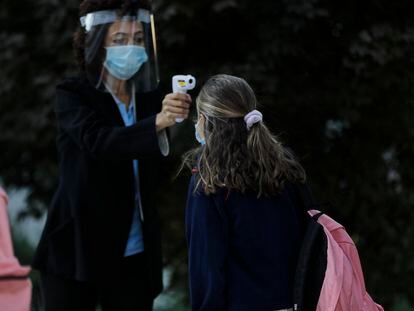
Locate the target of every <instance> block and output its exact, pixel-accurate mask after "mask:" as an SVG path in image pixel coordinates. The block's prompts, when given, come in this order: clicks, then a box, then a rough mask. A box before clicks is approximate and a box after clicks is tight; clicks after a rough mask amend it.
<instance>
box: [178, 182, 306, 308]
mask: <svg viewBox="0 0 414 311" xmlns="http://www.w3.org/2000/svg"><path fill="white" fill-rule="evenodd" d="M194 181H195V178H194V175H193V176H192V178H191V180H190V184H189V189H188V198H187V209H186V237H187V243H188V247H189V281H190V299H191V305H192V309H193V310H197V311H199V310H200V311H201V310H202V311H221V310H231V311H236V310H237V311H271V310H277V309H283V308H290V307H292V305H293V303H292V288H293V278H294V274H295V268H296V262H297V256H298V252H299V246H300V241H301V236H302V232H301V217H300V216H299V215H300V212H298V211H299V210H300V208H299V205H298V204H299V199H298V195H297V193H296V191H295V187H293V186H292V185H290V184H287V185H286V186H285V188H284V190H283V192H282V193H281V194H280V195H278V196H275V197H272V198H260V199H257V197H256V194H254V193H245V194H241V193H238V192H233V191H231V192H228V191H227V190H225V189H220V191H218V192H217V193H216V194H213V195H206V194H205V193H204V192H203V191H202V190H198V191H197V193H196V194H193V189H194Z"/></svg>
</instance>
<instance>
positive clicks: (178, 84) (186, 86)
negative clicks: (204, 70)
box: [172, 75, 196, 123]
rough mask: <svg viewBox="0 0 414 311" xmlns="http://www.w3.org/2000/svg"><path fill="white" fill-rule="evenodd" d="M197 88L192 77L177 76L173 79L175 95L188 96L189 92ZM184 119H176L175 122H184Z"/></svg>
mask: <svg viewBox="0 0 414 311" xmlns="http://www.w3.org/2000/svg"><path fill="white" fill-rule="evenodd" d="M195 86H196V79H195V78H194V77H193V76H191V75H176V76H173V77H172V91H173V93H181V94H187V91H188V90H192V89H193V88H195ZM183 121H184V119H183V118H176V119H175V122H177V123H181V122H183Z"/></svg>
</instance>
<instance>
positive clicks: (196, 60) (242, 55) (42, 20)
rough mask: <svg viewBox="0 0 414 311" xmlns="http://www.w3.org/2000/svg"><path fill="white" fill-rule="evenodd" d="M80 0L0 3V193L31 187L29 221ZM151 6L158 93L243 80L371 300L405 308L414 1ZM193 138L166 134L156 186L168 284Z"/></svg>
mask: <svg viewBox="0 0 414 311" xmlns="http://www.w3.org/2000/svg"><path fill="white" fill-rule="evenodd" d="M77 4H78V2H77V1H73V0H72V1H65V2H58V1H54V0H42V1H35V2H33V1H27V0H25V1H17V2H16V1H11V0H4V1H2V2H1V4H0V26H1V27H0V29H1V30H0V35H1V39H2V44H1V53H0V64H1V71H0V95H1V104H0V133H1V134H0V150H1V151H2V152H1V153H0V176H1V177H2V179H3V180H4V182H5V184H6V185H7V186H16V187H30V189H31V190H32V193H31V196H30V199H31V201H30V205H29V206H30V210H28V214H29V215H33V216H35V217H36V216H38V215H39V214H40V213H41V212H42V211H44V206H45V205H47V204H48V203H49V202H50V199H51V196H52V194H53V190H54V189H55V187H56V184H57V166H56V161H57V159H56V151H55V147H54V135H55V129H54V117H53V108H52V107H53V96H54V94H53V91H54V85H55V84H56V83H57V82H58V81H59V80H60V79H61V78H62V77H63V76H64V75H69V74H73V72H75V70H76V68H75V65H74V57H73V55H72V49H71V35H72V33H73V32H74V31H75V28H76V27H77V11H76V6H77ZM154 6H155V12H156V22H157V30H158V43H159V57H160V68H161V79H162V82H161V86H162V88H163V89H164V90H165V92H169V91H170V83H171V82H170V79H171V76H172V75H173V74H177V73H191V74H193V75H195V76H196V77H197V78H198V80H199V82H200V83H202V82H203V81H205V79H207V78H208V76H210V75H212V74H216V73H229V74H233V75H238V76H242V77H244V78H245V79H246V80H247V81H248V82H249V83H251V85H252V86H253V88H254V89H255V90H256V92H257V95H258V98H259V100H260V103H261V104H262V108H261V110H262V111H263V112H264V116H265V122H266V123H267V124H268V125H269V126H270V127H271V128H272V129H273V130H274V131H275V132H276V133H279V135H280V138H281V139H282V140H283V141H284V142H285V143H286V144H288V145H289V146H291V147H292V148H293V149H294V150H295V151H296V153H297V154H298V155H299V157H300V158H301V160H302V163H303V164H304V166H305V168H306V170H307V172H308V175H309V179H310V181H311V184H312V187H313V189H314V192H315V194H316V195H317V197H318V198H319V199H320V200H321V201H323V202H325V201H330V202H332V203H333V205H334V207H333V208H331V209H330V210H328V212H329V213H330V214H331V215H333V216H334V217H336V218H337V219H338V220H339V221H340V222H342V223H343V224H344V225H346V227H347V228H348V230H349V232H350V233H352V235H353V237H354V238H355V240H356V242H357V244H358V247H359V250H360V254H361V257H362V262H363V266H364V270H365V274H366V280H367V287H368V289H369V291H370V292H371V293H372V294H373V296H374V297H375V298H376V300H378V301H379V302H380V303H382V304H384V305H385V306H386V307H389V306H391V305H393V304H394V302H395V301H396V300H397V299H399V297H403V298H401V299H403V300H404V299H406V300H404V301H405V302H404V303H405V304H408V303H411V304H413V303H414V287H413V286H412V284H411V281H412V278H411V276H412V275H413V274H414V260H413V259H412V258H414V251H413V249H414V243H413V242H414V238H413V237H414V232H413V226H412V224H413V220H414V212H413V205H414V204H413V203H414V165H413V155H414V130H413V129H414V127H413V120H414V94H413V93H414V66H413V65H414V50H413V43H414V25H413V21H414V19H413V17H414V3H413V2H412V1H410V0H405V1H385V0H375V1H374V0H368V1H363V2H361V1H355V0H350V1H340V2H338V1H322V0H320V1H318V0H282V1H274V0H263V1H246V0H241V1H232V0H221V1H211V0H210V1H203V0H199V1H190V2H189V1H183V0H179V1H166V0H161V1H156V2H155V3H154ZM199 85H200V84H199ZM193 94H196V92H194V93H193ZM193 135H194V132H193V127H192V125H191V124H190V122H188V123H187V124H183V125H180V126H178V127H177V128H176V129H174V130H173V136H174V138H175V140H174V148H173V149H174V150H173V156H172V157H171V158H170V159H169V162H168V165H167V166H166V168H167V172H168V174H167V175H166V176H165V183H164V186H165V187H164V188H162V189H161V190H160V201H161V204H160V207H161V213H162V216H163V220H164V237H165V253H166V261H167V263H168V264H170V265H172V266H174V267H176V271H177V273H176V274H175V278H173V280H175V281H177V282H179V283H180V282H181V283H182V282H183V281H185V277H184V275H185V261H186V257H185V256H186V249H185V240H184V231H183V230H184V227H183V220H184V219H183V217H184V216H183V209H184V204H185V196H186V182H187V179H186V176H182V177H180V178H179V179H177V180H175V181H172V179H171V178H172V176H173V173H175V171H176V169H177V167H178V165H179V163H180V155H181V154H182V152H184V151H185V150H187V149H188V148H190V147H191V146H193V144H194V136H193ZM183 271H184V272H183ZM181 286H182V285H181ZM404 297H405V298H404Z"/></svg>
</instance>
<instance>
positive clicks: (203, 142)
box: [194, 122, 206, 145]
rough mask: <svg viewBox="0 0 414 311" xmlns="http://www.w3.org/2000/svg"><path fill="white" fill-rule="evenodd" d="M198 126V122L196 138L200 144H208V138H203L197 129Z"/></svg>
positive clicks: (195, 126)
mask: <svg viewBox="0 0 414 311" xmlns="http://www.w3.org/2000/svg"><path fill="white" fill-rule="evenodd" d="M197 126H198V122H197V123H196V124H195V125H194V128H195V138H196V139H197V141H198V142H199V143H200V144H202V145H205V144H206V140H205V139H204V138H201V136H200V134H199V133H198V131H197Z"/></svg>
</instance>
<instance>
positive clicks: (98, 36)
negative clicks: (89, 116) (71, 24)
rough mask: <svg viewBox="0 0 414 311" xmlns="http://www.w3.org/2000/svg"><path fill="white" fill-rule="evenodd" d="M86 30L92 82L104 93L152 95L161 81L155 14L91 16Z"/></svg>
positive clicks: (85, 22) (88, 72) (87, 62)
mask: <svg viewBox="0 0 414 311" xmlns="http://www.w3.org/2000/svg"><path fill="white" fill-rule="evenodd" d="M81 24H82V26H83V27H84V29H85V32H86V38H85V54H84V57H85V70H86V75H87V77H88V80H89V82H90V83H91V84H92V85H93V86H95V87H96V88H97V89H99V90H102V91H109V92H112V91H116V89H117V88H119V87H126V88H127V89H128V90H135V92H149V91H152V90H154V89H156V88H157V86H158V82H159V76H158V63H157V52H156V40H155V27H154V18H153V15H152V14H151V13H150V12H149V11H148V10H145V9H138V10H137V11H136V12H132V13H130V14H126V15H125V14H121V13H120V11H119V10H105V11H97V12H92V13H88V14H87V15H86V16H83V17H81Z"/></svg>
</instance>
